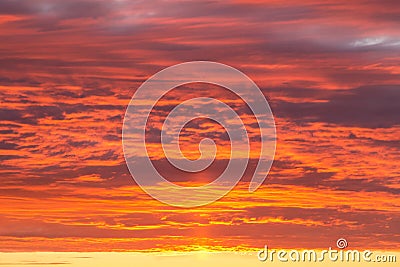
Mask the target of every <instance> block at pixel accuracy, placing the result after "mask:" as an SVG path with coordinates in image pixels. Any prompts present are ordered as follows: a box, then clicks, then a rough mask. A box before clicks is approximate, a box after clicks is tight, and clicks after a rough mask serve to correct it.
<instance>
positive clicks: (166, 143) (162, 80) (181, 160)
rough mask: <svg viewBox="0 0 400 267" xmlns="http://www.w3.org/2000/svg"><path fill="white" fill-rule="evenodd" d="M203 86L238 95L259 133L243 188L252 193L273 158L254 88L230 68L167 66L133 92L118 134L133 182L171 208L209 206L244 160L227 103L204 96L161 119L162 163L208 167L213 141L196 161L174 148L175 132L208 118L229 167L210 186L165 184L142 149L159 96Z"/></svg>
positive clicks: (264, 109)
mask: <svg viewBox="0 0 400 267" xmlns="http://www.w3.org/2000/svg"><path fill="white" fill-rule="evenodd" d="M196 82H203V83H209V84H214V85H218V86H222V87H224V88H226V89H228V90H230V91H231V92H233V93H235V94H236V95H237V96H239V97H240V98H241V99H242V100H243V101H244V102H245V103H246V104H247V105H248V106H249V107H250V109H251V111H252V112H253V114H254V117H255V118H256V120H257V123H258V125H259V130H260V135H261V136H260V137H261V138H260V140H261V145H260V157H259V160H258V165H257V167H256V169H255V172H254V174H253V177H252V179H251V182H250V185H249V192H253V191H255V190H256V189H257V188H258V187H259V186H260V185H261V184H262V183H263V181H264V180H265V178H266V177H267V174H268V172H269V170H270V168H271V165H272V162H273V158H274V155H275V145H276V130H275V123H274V118H273V115H272V112H271V109H270V107H269V105H268V102H267V100H266V99H265V97H264V95H263V94H262V92H261V90H260V89H259V88H258V87H257V85H256V84H255V83H254V82H253V81H252V80H251V79H250V78H249V77H247V76H246V75H245V74H243V73H242V72H240V71H239V70H237V69H235V68H232V67H230V66H227V65H224V64H221V63H216V62H207V61H194V62H187V63H182V64H178V65H174V66H171V67H168V68H166V69H164V70H162V71H160V72H158V73H156V74H155V75H154V76H152V77H151V78H149V79H148V80H147V81H145V82H144V83H143V84H142V85H141V86H140V87H139V88H138V90H137V91H136V92H135V94H134V96H133V97H132V99H131V101H130V103H129V105H128V108H127V110H126V114H125V118H124V125H123V130H122V143H123V149H124V156H125V160H126V163H127V166H128V169H129V171H130V173H131V175H132V177H133V178H134V180H135V181H136V183H137V184H138V185H139V186H140V187H141V188H142V189H143V190H144V191H145V192H146V193H148V194H149V195H150V196H152V197H153V198H155V199H157V200H159V201H161V202H164V203H166V204H169V205H172V206H179V207H196V206H202V205H206V204H209V203H211V202H214V201H216V200H218V199H220V198H221V197H223V196H224V195H225V194H227V193H228V192H229V191H230V190H232V188H233V187H234V186H235V185H236V184H237V183H238V182H239V180H240V179H241V178H242V176H243V174H244V172H245V170H246V167H247V164H248V160H249V157H250V144H249V138H248V135H247V131H246V128H245V125H244V123H243V121H242V120H241V118H240V117H239V115H238V114H237V113H236V112H235V111H234V110H233V109H232V108H231V107H229V106H228V105H227V104H225V103H223V102H221V101H219V100H216V99H213V98H207V97H199V98H193V99H190V100H187V101H184V102H182V103H180V104H179V105H177V106H176V107H175V108H174V109H173V110H172V111H171V112H170V113H169V114H168V116H167V118H166V120H165V122H164V124H163V127H162V131H161V143H162V147H163V150H164V154H165V156H166V158H167V160H168V161H169V162H170V163H171V164H172V165H173V166H174V167H176V168H178V169H180V170H183V171H187V172H199V171H201V170H204V169H205V168H207V167H208V166H210V165H211V164H212V162H213V161H214V159H215V156H216V146H215V143H214V141H213V140H211V139H208V138H206V139H203V140H202V141H201V142H200V144H199V150H200V153H201V156H200V158H199V159H197V160H189V159H187V158H185V156H184V155H183V154H182V152H181V150H180V147H179V133H180V132H181V130H182V128H183V127H184V126H185V125H186V124H187V123H188V122H190V121H191V120H193V119H196V118H209V119H212V120H214V121H216V122H218V123H219V124H220V125H221V126H223V127H224V128H225V130H226V132H227V134H228V136H229V139H230V142H231V153H230V158H229V163H228V165H227V167H226V169H225V170H224V171H223V173H222V174H221V175H220V176H219V177H218V178H217V179H215V180H214V181H213V182H211V183H209V184H206V185H202V186H197V187H193V186H190V187H185V186H180V185H177V184H174V183H171V182H170V181H168V180H166V179H165V178H164V177H163V176H162V175H161V174H160V173H159V172H158V171H157V170H156V168H155V167H154V165H153V164H152V162H151V159H150V158H149V155H148V153H147V149H146V138H145V133H146V124H147V119H148V118H149V116H150V112H151V110H152V109H153V107H154V106H155V105H156V103H157V102H158V100H160V99H161V98H162V97H163V96H164V95H165V94H167V93H168V92H169V91H170V90H172V89H174V88H175V87H178V86H180V85H184V84H188V83H196Z"/></svg>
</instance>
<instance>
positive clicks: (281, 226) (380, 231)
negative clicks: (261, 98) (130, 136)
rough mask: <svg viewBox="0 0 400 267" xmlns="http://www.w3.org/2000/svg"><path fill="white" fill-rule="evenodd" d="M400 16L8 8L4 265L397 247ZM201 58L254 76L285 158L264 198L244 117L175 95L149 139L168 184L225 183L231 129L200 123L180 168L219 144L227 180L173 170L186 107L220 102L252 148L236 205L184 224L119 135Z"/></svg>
mask: <svg viewBox="0 0 400 267" xmlns="http://www.w3.org/2000/svg"><path fill="white" fill-rule="evenodd" d="M399 13H400V3H399V2H398V1H397V0H379V1H378V0H356V1H351V3H349V2H348V1H340V0H339V1H338V0H335V1H333V0H332V1H330V0H328V1H316V0H314V1H278V0H275V1H224V2H213V1H209V2H202V1H188V2H186V1H127V0H119V1H117V0H113V1H111V0H108V1H94V0H93V1H92V0H81V1H78V0H71V1H61V0H51V1H50V0H38V1H28V0H26V1H23V0H21V1H11V0H2V1H0V38H1V39H0V40H1V42H0V64H1V66H2V67H1V68H0V102H1V106H0V165H1V168H0V193H1V194H0V198H1V199H0V203H1V204H0V242H1V244H2V245H1V249H0V251H110V250H118V251H124V250H133V251H162V250H179V251H191V250H244V249H255V248H262V247H263V246H264V244H266V243H267V244H269V246H271V247H281V248H294V247H301V248H326V247H329V246H335V242H336V240H337V239H338V238H339V237H346V239H347V240H348V242H349V244H350V246H351V247H353V248H370V249H373V248H376V249H396V248H398V247H399V243H400V232H399V229H400V217H399V214H400V202H399V200H398V199H399V198H398V197H399V193H400V187H399V184H398V183H399V179H400V167H399V163H398V162H399V161H400V117H399V114H400V105H399V101H400V88H399V85H400V76H399V74H400V67H399V65H400V64H399V63H400V30H399V27H398V25H399V23H400V18H399V15H398V14H399ZM193 60H209V61H216V62H221V63H224V64H228V65H231V66H233V67H235V68H237V69H239V70H241V71H243V72H244V73H245V74H246V75H248V76H249V77H250V78H252V79H253V80H254V82H255V83H257V85H258V86H259V87H260V88H261V90H262V91H263V93H264V95H265V96H266V98H267V99H268V101H269V103H270V105H271V108H272V111H273V113H274V116H275V121H276V128H277V138H278V142H277V151H276V156H275V161H274V164H273V166H272V169H271V171H270V174H269V176H268V178H267V180H266V181H265V182H264V185H262V186H261V187H260V188H259V189H258V190H257V191H256V192H255V193H252V194H250V193H248V191H247V182H248V181H249V177H251V174H252V170H254V165H255V158H257V155H258V154H257V153H258V151H257V149H259V144H258V142H257V141H258V134H259V132H258V130H257V129H256V128H254V125H253V124H252V123H254V117H253V116H252V115H251V114H249V112H248V110H247V109H246V107H245V106H244V104H243V102H242V101H241V100H240V99H238V98H237V96H235V95H231V94H229V93H227V91H226V90H224V89H222V88H216V87H215V86H214V87H213V86H207V85H204V84H197V85H188V86H183V87H182V88H177V89H175V90H174V91H172V92H171V93H170V94H169V95H167V96H166V97H165V98H163V99H162V101H160V102H159V105H158V106H157V107H156V108H155V109H154V112H153V114H152V117H151V118H150V122H151V124H150V126H149V128H148V129H149V131H148V135H147V137H148V140H149V144H148V149H149V151H150V154H151V156H152V159H153V160H154V164H155V165H156V166H157V167H158V168H159V169H160V171H161V172H163V173H164V174H165V175H167V176H168V178H169V179H170V180H171V181H173V182H176V183H180V184H185V185H187V184H189V185H193V183H195V184H197V183H205V182H207V181H212V180H213V179H214V178H215V177H216V176H218V174H219V173H220V172H221V171H222V170H223V168H224V166H225V164H226V157H227V155H228V154H227V153H228V152H229V142H228V141H226V138H225V135H224V132H223V129H222V128H221V127H220V126H219V125H218V124H215V123H213V122H210V121H197V122H196V123H193V124H192V125H188V127H186V128H185V131H184V134H183V136H182V137H181V141H182V147H183V148H184V149H183V150H184V151H183V152H184V154H185V155H187V156H188V157H194V158H195V157H196V156H198V151H197V149H196V148H197V144H198V143H197V141H196V140H200V139H201V138H202V137H205V136H207V137H212V138H214V139H215V140H216V143H217V145H218V148H219V150H218V154H217V159H216V160H215V162H214V164H213V165H212V166H211V167H210V168H209V169H207V170H205V171H204V172H201V173H198V174H193V175H187V174H183V173H182V172H179V171H176V170H174V169H173V168H171V167H170V166H167V162H166V160H165V157H164V155H163V154H162V153H161V152H160V151H161V147H160V144H159V131H160V127H161V122H162V121H163V119H164V118H165V116H166V115H167V111H168V110H171V109H172V108H173V105H176V104H177V103H179V101H183V100H186V99H188V98H191V97H198V96H208V97H215V98H218V99H220V100H222V101H224V102H225V103H227V104H229V105H230V106H232V107H233V108H234V109H235V111H237V112H238V114H239V115H240V116H241V118H242V119H243V121H244V122H245V123H246V126H247V129H248V130H249V136H250V138H251V141H252V143H251V148H252V154H251V161H250V166H249V168H248V171H247V172H246V173H245V177H243V179H242V181H241V182H240V183H239V184H238V186H237V187H236V188H235V189H234V190H233V191H232V192H230V193H229V194H228V195H227V196H225V197H224V198H222V199H221V200H219V201H217V202H216V203H213V204H210V205H207V206H204V207H200V208H194V209H182V208H173V207H170V206H167V205H165V204H162V203H160V202H158V201H156V200H154V199H152V198H151V197H150V196H148V195H147V194H145V193H144V192H143V191H142V190H141V189H140V188H139V187H138V186H136V184H135V183H134V181H133V179H132V178H131V176H130V174H129V172H128V169H127V167H126V164H125V160H124V156H123V151H122V145H121V129H122V122H123V116H124V113H125V109H126V106H127V105H128V103H129V101H130V98H131V97H132V95H133V93H134V92H135V90H136V89H137V88H138V87H139V86H140V84H141V83H142V82H143V81H145V80H146V79H147V78H148V77H150V76H151V75H153V74H155V73H156V72H158V71H160V70H162V69H163V68H165V67H167V66H170V65H173V64H177V63H181V62H185V61H193Z"/></svg>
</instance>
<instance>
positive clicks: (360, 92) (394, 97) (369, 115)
mask: <svg viewBox="0 0 400 267" xmlns="http://www.w3.org/2000/svg"><path fill="white" fill-rule="evenodd" d="M399 88H400V86H399V85H380V86H379V85H376V86H363V87H359V88H355V89H352V90H344V91H341V92H338V93H337V94H336V95H334V96H331V97H330V98H329V99H328V102H326V103H309V102H308V103H292V102H284V101H280V102H277V103H275V106H274V108H275V109H274V111H275V114H276V115H277V116H279V117H286V118H292V119H294V120H295V121H297V122H299V123H300V122H301V123H307V122H326V123H332V124H337V125H343V126H358V127H367V128H387V127H392V126H395V125H400V117H399V114H400V105H399V104H398V103H399V101H400V90H399Z"/></svg>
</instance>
